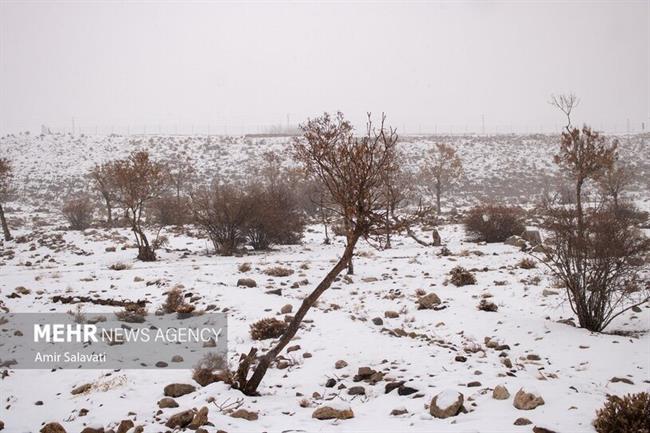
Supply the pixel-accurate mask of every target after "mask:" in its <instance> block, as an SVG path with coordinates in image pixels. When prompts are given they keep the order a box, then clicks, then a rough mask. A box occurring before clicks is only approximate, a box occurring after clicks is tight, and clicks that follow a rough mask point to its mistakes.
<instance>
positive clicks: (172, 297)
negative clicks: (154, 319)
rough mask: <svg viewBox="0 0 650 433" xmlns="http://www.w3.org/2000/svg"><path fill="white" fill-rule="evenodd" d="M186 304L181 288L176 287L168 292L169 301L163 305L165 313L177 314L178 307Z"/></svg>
mask: <svg viewBox="0 0 650 433" xmlns="http://www.w3.org/2000/svg"><path fill="white" fill-rule="evenodd" d="M183 304H185V299H184V298H183V292H182V291H181V289H180V287H174V288H172V289H171V290H170V291H169V292H167V299H166V300H165V303H164V304H163V311H164V312H165V313H175V312H176V311H177V310H178V307H180V306H181V305H183Z"/></svg>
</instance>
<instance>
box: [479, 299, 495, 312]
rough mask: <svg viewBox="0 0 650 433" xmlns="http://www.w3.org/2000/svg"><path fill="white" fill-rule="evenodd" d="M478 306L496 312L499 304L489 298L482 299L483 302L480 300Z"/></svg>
mask: <svg viewBox="0 0 650 433" xmlns="http://www.w3.org/2000/svg"><path fill="white" fill-rule="evenodd" d="M477 308H478V309H479V310H481V311H489V312H495V311H497V310H498V309H499V307H498V306H497V304H495V303H494V302H490V301H488V300H487V299H481V302H479V304H478V306H477Z"/></svg>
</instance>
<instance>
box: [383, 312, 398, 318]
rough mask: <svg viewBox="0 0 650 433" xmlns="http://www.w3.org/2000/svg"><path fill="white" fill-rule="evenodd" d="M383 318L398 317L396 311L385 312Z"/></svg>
mask: <svg viewBox="0 0 650 433" xmlns="http://www.w3.org/2000/svg"><path fill="white" fill-rule="evenodd" d="M384 317H385V318H387V319H397V318H398V317H399V313H398V312H397V311H385V312H384Z"/></svg>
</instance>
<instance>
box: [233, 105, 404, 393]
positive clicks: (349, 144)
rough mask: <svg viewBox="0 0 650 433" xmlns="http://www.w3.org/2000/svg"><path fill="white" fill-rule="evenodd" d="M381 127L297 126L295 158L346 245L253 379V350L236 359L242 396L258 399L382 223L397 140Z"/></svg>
mask: <svg viewBox="0 0 650 433" xmlns="http://www.w3.org/2000/svg"><path fill="white" fill-rule="evenodd" d="M384 120H385V117H384V116H382V120H381V124H380V125H379V127H378V128H374V127H373V125H372V122H371V120H370V115H368V127H367V130H366V134H365V135H363V136H361V137H355V136H354V133H353V128H352V125H351V124H350V123H349V122H348V121H347V120H345V118H344V117H343V114H341V113H338V114H337V115H336V116H334V117H331V116H330V115H328V114H324V115H323V116H321V117H318V118H316V119H310V120H308V121H307V122H306V123H305V124H304V125H302V130H303V133H304V137H303V138H302V139H301V140H297V141H296V142H295V145H294V153H295V158H296V160H297V161H298V162H300V163H302V164H303V166H304V167H305V169H306V170H307V171H309V172H311V173H314V174H315V176H316V177H317V178H318V179H319V180H320V181H321V182H322V183H323V185H324V186H325V188H326V189H327V191H328V193H329V194H330V196H331V198H332V200H333V202H335V203H336V204H337V210H338V213H339V215H340V216H341V217H342V218H344V220H345V221H346V222H347V227H348V232H347V243H346V246H345V249H344V250H343V254H342V256H341V258H340V259H339V260H338V261H337V262H336V264H335V265H334V267H332V269H330V271H329V272H328V273H327V275H326V276H325V277H324V278H323V280H322V281H321V282H320V283H319V284H318V286H316V288H315V289H314V291H313V292H312V293H311V294H309V296H307V297H306V298H305V299H304V300H303V302H302V305H301V306H300V308H299V309H298V311H297V312H296V314H295V315H294V317H293V319H292V320H291V322H290V323H289V326H288V327H287V330H286V331H285V332H284V334H283V335H282V337H280V339H279V340H278V342H277V343H276V344H275V346H274V347H273V348H271V349H270V350H269V351H268V352H266V353H265V354H264V355H263V356H261V357H260V358H259V359H258V360H257V365H256V366H255V369H254V371H253V374H252V376H251V377H250V378H248V372H249V369H250V367H251V365H252V363H253V362H254V361H255V355H256V353H257V349H256V348H252V349H251V351H250V352H249V353H248V355H246V356H242V357H241V359H240V364H239V368H238V371H237V375H236V383H235V386H236V387H238V388H239V389H240V390H242V392H244V393H245V394H247V395H254V394H256V393H257V388H258V386H259V385H260V383H261V381H262V378H263V377H264V375H265V374H266V371H267V369H268V368H269V366H270V365H271V363H272V362H273V361H274V360H275V359H276V357H277V356H278V354H279V353H280V352H281V351H282V349H283V348H284V347H285V346H286V345H287V344H288V343H289V342H290V341H291V339H292V338H293V337H294V336H295V335H296V332H298V329H299V327H300V324H301V323H302V320H303V319H304V317H305V315H306V314H307V312H308V311H309V309H310V308H311V307H312V306H313V305H314V303H315V302H316V301H317V300H318V298H319V297H320V296H321V295H322V294H323V292H325V291H326V290H327V289H328V288H329V287H330V286H331V284H332V282H333V281H334V279H335V278H336V277H337V276H338V275H339V274H340V273H341V272H342V271H343V270H344V269H346V267H347V266H348V264H349V262H350V261H351V259H352V255H353V254H354V249H355V247H356V244H357V242H358V241H359V239H360V238H362V237H366V236H369V234H370V233H371V232H372V231H373V230H374V229H375V228H376V227H377V226H380V225H381V224H383V223H384V221H385V205H384V202H383V197H382V194H383V179H382V177H383V173H384V171H385V170H388V169H389V167H390V166H391V165H392V163H393V159H394V157H395V145H396V142H397V134H396V133H395V131H394V130H393V129H391V128H386V127H385V126H384Z"/></svg>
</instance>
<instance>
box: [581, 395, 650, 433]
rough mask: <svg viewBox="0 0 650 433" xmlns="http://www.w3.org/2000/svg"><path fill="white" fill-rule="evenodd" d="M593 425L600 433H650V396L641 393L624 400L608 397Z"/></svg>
mask: <svg viewBox="0 0 650 433" xmlns="http://www.w3.org/2000/svg"><path fill="white" fill-rule="evenodd" d="M593 424H594V428H595V429H596V431H597V432H598V433H649V432H650V395H649V394H648V393H647V392H640V393H638V394H627V395H625V396H623V398H621V397H618V396H615V395H613V396H608V397H607V402H606V403H605V406H604V407H603V408H602V409H600V410H598V411H597V412H596V419H595V420H594V422H593Z"/></svg>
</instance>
